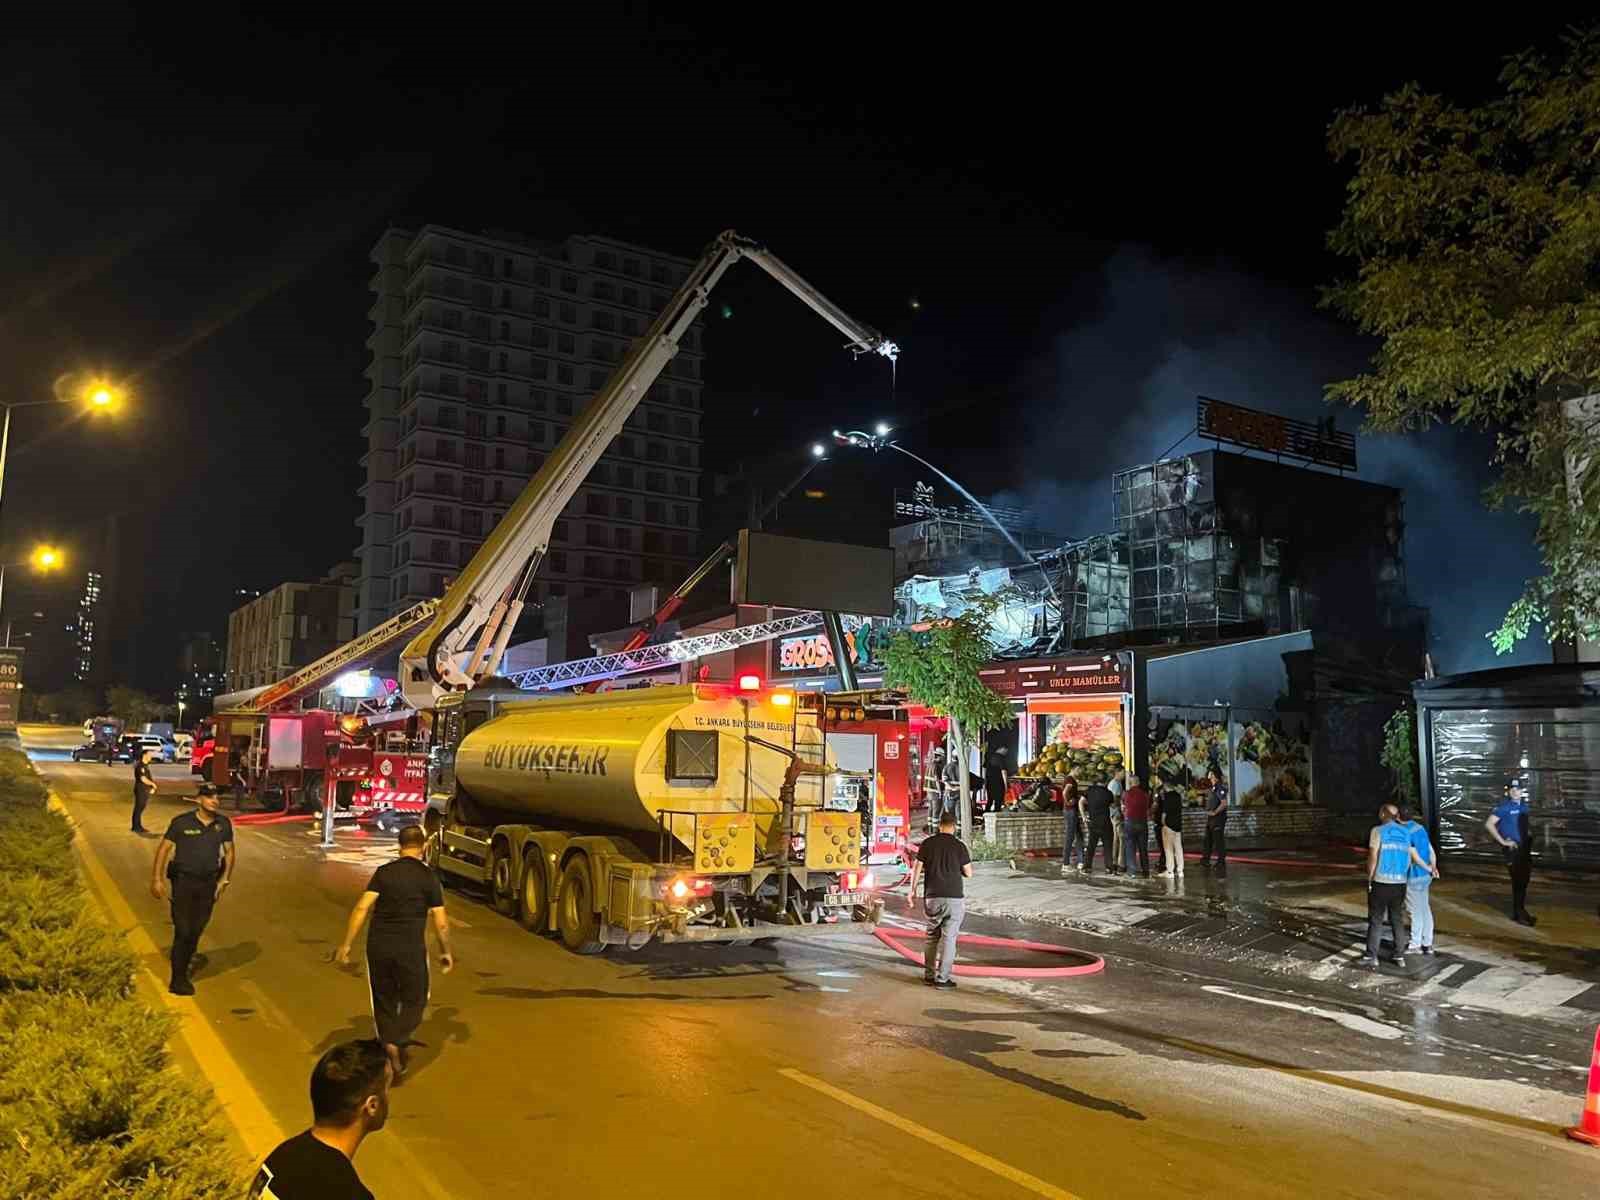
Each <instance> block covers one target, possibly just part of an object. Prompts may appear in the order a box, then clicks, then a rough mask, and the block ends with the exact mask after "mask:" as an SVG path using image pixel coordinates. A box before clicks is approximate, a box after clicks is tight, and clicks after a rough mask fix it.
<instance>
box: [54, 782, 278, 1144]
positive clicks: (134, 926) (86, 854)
mask: <svg viewBox="0 0 1600 1200" xmlns="http://www.w3.org/2000/svg"><path fill="white" fill-rule="evenodd" d="M50 806H51V807H52V808H53V809H55V810H56V811H57V812H59V813H61V814H62V816H65V817H67V818H68V820H69V821H70V820H71V816H70V814H68V813H67V810H66V806H65V805H64V804H62V803H61V801H60V799H59V798H57V797H56V796H55V795H54V794H52V795H51V797H50ZM72 844H73V846H74V847H75V848H76V849H77V851H78V859H79V861H80V862H82V863H83V866H84V870H85V872H86V873H87V874H88V876H89V879H90V881H91V882H92V883H93V884H94V886H95V890H96V892H98V893H99V897H100V902H101V903H102V904H103V905H104V906H105V907H106V908H107V909H108V910H110V916H111V919H112V924H113V925H119V926H121V927H122V928H123V932H124V933H125V934H126V936H127V938H128V940H129V941H130V942H131V943H133V948H134V951H135V952H136V953H137V954H138V955H139V958H140V964H139V965H140V969H141V970H142V971H143V973H144V976H145V978H146V979H148V980H149V982H150V983H151V984H152V985H153V986H154V988H155V991H156V996H157V998H158V999H159V1000H160V1002H161V1003H162V1004H164V1005H165V1006H166V1007H167V1008H168V1009H170V1010H171V1011H172V1012H174V1013H176V1014H177V1016H178V1036H179V1037H181V1038H182V1039H183V1041H184V1044H185V1045H187V1046H188V1047H189V1053H190V1054H191V1055H193V1057H194V1059H195V1061H196V1062H197V1063H199V1064H201V1068H202V1069H203V1070H204V1071H205V1073H206V1077H207V1078H208V1079H209V1080H210V1081H211V1085H212V1087H213V1088H214V1089H215V1090H216V1093H217V1097H218V1099H219V1100H220V1101H221V1102H222V1110H223V1112H225V1113H226V1114H227V1116H228V1120H229V1122H230V1123H231V1124H232V1125H233V1127H234V1129H235V1130H237V1131H238V1134H239V1140H240V1141H241V1142H243V1143H244V1148H245V1150H246V1151H247V1152H248V1153H249V1154H250V1156H251V1159H252V1160H253V1161H254V1162H260V1161H261V1160H262V1159H264V1158H265V1157H266V1156H267V1155H268V1154H270V1153H272V1151H273V1149H274V1148H275V1147H276V1146H277V1145H278V1143H279V1142H281V1141H283V1140H284V1139H285V1138H287V1137H288V1136H289V1135H288V1134H287V1133H286V1132H285V1131H284V1129H283V1127H282V1126H281V1125H279V1124H278V1122H277V1121H275V1120H274V1119H273V1117H272V1114H271V1113H270V1112H268V1111H267V1106H266V1104H265V1103H264V1102H263V1101H262V1099H261V1095H260V1093H258V1092H257V1091H256V1089H255V1088H254V1087H253V1086H252V1085H251V1083H250V1080H249V1079H248V1078H247V1077H246V1076H245V1073H244V1071H243V1070H242V1069H241V1068H240V1066H239V1063H238V1060H237V1059H235V1058H234V1057H233V1055H232V1054H230V1053H229V1052H228V1048H227V1047H226V1046H224V1045H223V1044H222V1039H221V1038H220V1037H218V1036H217V1033H216V1031H215V1030H214V1029H212V1028H211V1026H210V1025H209V1024H208V1023H207V1022H206V1019H205V1015H204V1014H203V1013H202V1012H201V1011H200V1009H199V1007H198V1006H197V1005H196V1004H195V1002H194V1001H193V1000H191V999H189V998H187V997H180V996H174V995H173V994H172V993H171V992H169V991H167V988H166V985H165V984H164V983H163V982H162V981H161V979H160V978H159V977H158V976H157V975H156V973H155V972H154V971H152V970H151V969H150V966H149V959H150V958H152V957H154V958H159V957H160V956H161V948H160V947H159V946H157V945H156V943H155V939H154V938H152V937H151V936H150V933H149V931H148V930H146V929H145V927H144V925H143V924H142V923H141V922H140V921H139V918H138V917H137V916H136V915H135V914H134V911H133V909H132V908H131V907H130V906H129V905H128V902H127V900H126V899H124V898H123V895H122V891H121V889H119V888H118V887H117V885H116V883H115V882H113V881H112V878H111V874H110V872H108V871H107V870H106V868H105V864H103V863H102V862H101V861H100V857H99V856H98V855H97V854H96V853H95V852H94V848H93V847H91V846H90V845H89V839H88V838H87V837H85V836H84V832H83V830H82V829H81V828H79V827H78V823H77V822H76V821H73V822H72Z"/></svg>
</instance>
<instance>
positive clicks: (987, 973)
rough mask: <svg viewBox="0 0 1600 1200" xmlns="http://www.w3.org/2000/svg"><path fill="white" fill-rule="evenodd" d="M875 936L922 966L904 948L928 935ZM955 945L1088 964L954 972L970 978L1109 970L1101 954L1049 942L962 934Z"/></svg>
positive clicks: (918, 956)
mask: <svg viewBox="0 0 1600 1200" xmlns="http://www.w3.org/2000/svg"><path fill="white" fill-rule="evenodd" d="M872 935H873V936H874V937H875V938H877V939H878V940H879V941H880V942H882V943H883V944H884V945H885V946H887V947H889V949H891V950H893V951H894V952H895V953H896V954H898V955H899V956H900V957H901V958H903V959H905V960H906V961H907V962H914V963H916V964H918V965H919V966H920V965H921V964H922V961H923V958H922V951H921V950H913V949H912V948H911V947H909V946H907V945H905V944H904V940H909V939H911V938H916V939H917V941H919V942H920V941H922V940H923V938H924V937H926V936H927V935H926V934H924V933H919V932H916V931H913V930H909V929H906V930H900V929H895V930H889V929H875V930H873V934H872ZM903 939H904V940H903ZM956 942H957V944H960V943H963V942H965V943H966V944H967V945H970V946H1010V947H1012V948H1014V949H1017V950H1031V951H1033V952H1035V953H1038V954H1061V955H1070V956H1071V957H1073V958H1078V959H1087V960H1088V961H1087V962H1080V963H1076V964H1074V965H1072V966H1069V967H1002V966H988V965H981V964H977V963H966V964H963V963H957V964H956V965H955V967H953V968H952V973H953V974H956V975H961V976H965V977H968V978H980V979H1068V978H1071V977H1073V976H1076V975H1095V974H1098V973H1099V972H1101V971H1104V970H1105V969H1106V960H1105V959H1103V958H1101V957H1100V956H1099V955H1098V954H1090V953H1089V952H1088V951H1086V950H1074V949H1072V948H1071V947H1069V946H1056V945H1052V944H1051V943H1049V942H1029V941H1024V940H1023V939H1022V938H1002V937H987V936H985V935H984V934H981V933H963V934H961V935H959V936H958V937H957V938H956Z"/></svg>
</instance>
